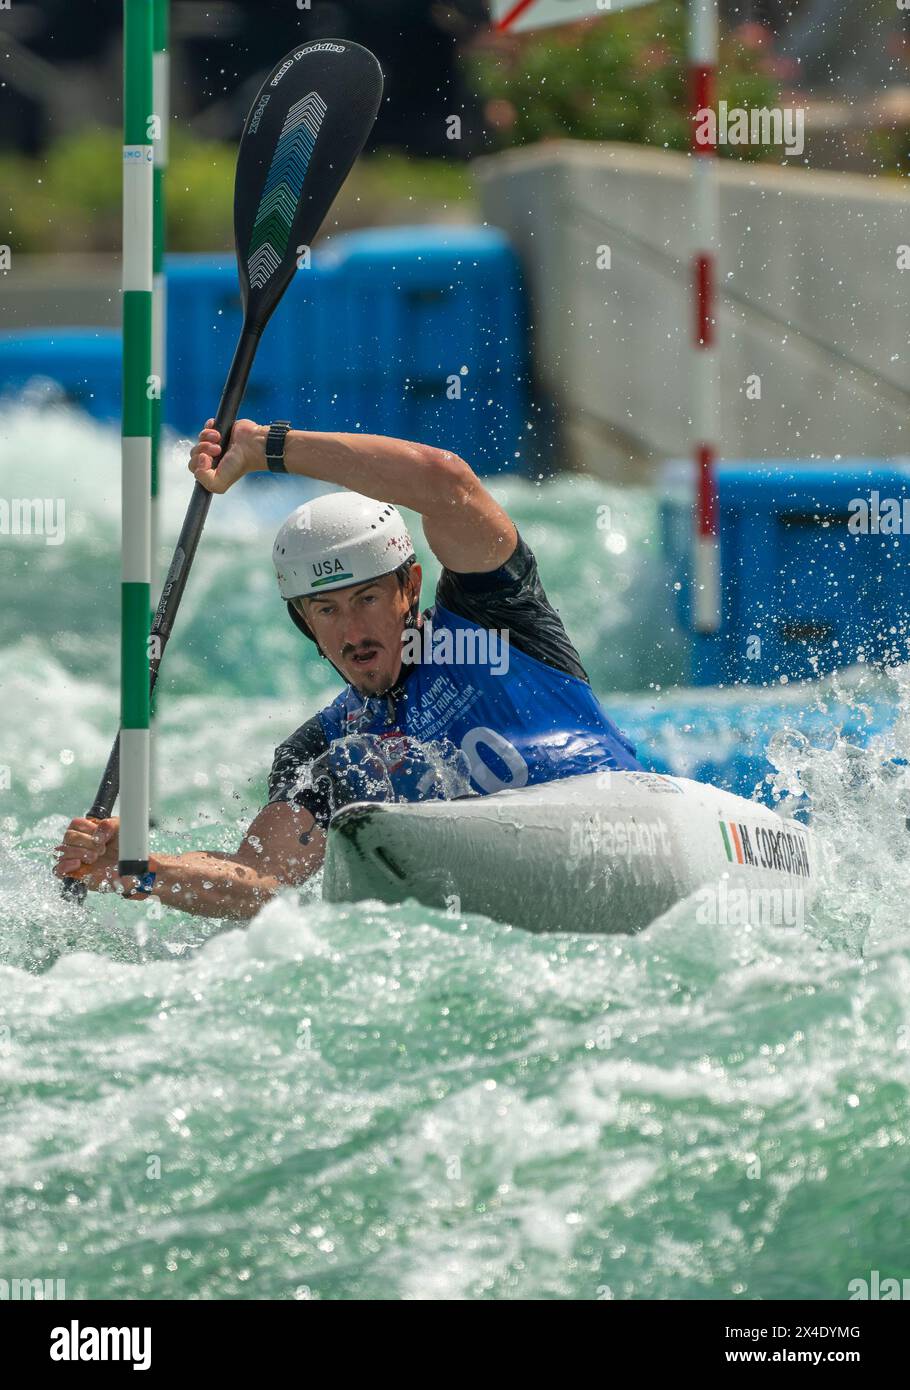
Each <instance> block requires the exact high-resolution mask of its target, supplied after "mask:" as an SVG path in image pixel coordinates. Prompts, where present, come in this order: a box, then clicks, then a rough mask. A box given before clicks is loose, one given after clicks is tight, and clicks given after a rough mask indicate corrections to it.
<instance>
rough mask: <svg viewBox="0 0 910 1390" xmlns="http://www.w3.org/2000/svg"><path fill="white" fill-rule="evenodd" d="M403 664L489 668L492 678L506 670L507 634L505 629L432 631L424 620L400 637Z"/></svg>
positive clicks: (507, 657) (505, 672) (442, 629)
mask: <svg viewBox="0 0 910 1390" xmlns="http://www.w3.org/2000/svg"><path fill="white" fill-rule="evenodd" d="M401 652H402V660H403V661H404V662H405V663H407V664H408V665H411V666H489V668H490V674H491V675H493V676H505V675H507V674H508V670H509V633H508V630H507V629H506V628H485V627H471V628H464V627H458V628H454V629H452V628H448V627H443V628H439V629H434V627H433V624H432V622H431V620H430V619H429V618H427V619H426V620H425V621H424V622H423V623H422V624H421V626H420V627H419V628H408V629H407V630H406V631H405V632H403V633H402V635H401Z"/></svg>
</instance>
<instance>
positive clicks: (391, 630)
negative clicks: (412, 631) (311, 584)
mask: <svg viewBox="0 0 910 1390" xmlns="http://www.w3.org/2000/svg"><path fill="white" fill-rule="evenodd" d="M420 580H421V570H420V566H419V565H412V566H411V569H410V572H409V574H408V578H407V580H406V582H405V584H404V586H403V587H402V585H401V584H399V582H398V576H397V575H394V574H386V575H383V577H382V578H381V579H373V580H371V581H370V583H368V584H353V585H351V586H350V587H348V588H345V589H334V590H333V591H331V592H330V593H327V594H320V595H319V597H318V598H304V599H297V600H295V602H296V604H297V607H298V609H299V611H300V612H301V613H302V615H303V617H304V618H305V619H306V621H307V623H308V624H309V628H310V631H311V632H312V633H313V636H314V637H315V638H316V641H317V642H318V643H319V649H320V651H322V652H324V653H325V655H326V656H327V657H328V658H329V660H330V661H332V662H333V663H334V664H335V665H336V666H337V667H338V669H339V671H341V673H342V675H343V676H344V678H345V680H347V681H350V683H351V685H353V686H354V688H355V690H357V691H359V693H360V694H361V695H382V694H383V693H384V692H385V691H386V690H388V689H390V688H391V686H393V685H394V684H395V682H396V681H397V680H398V676H399V674H400V672H401V638H402V633H403V632H404V625H405V621H406V619H407V616H408V613H409V612H410V608H411V604H412V602H413V600H414V597H415V596H417V595H419V593H420Z"/></svg>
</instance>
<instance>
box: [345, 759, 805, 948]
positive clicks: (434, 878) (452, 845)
mask: <svg viewBox="0 0 910 1390" xmlns="http://www.w3.org/2000/svg"><path fill="white" fill-rule="evenodd" d="M712 885H713V887H714V888H715V889H716V890H717V892H716V896H717V906H718V909H719V910H720V911H728V910H729V904H730V903H731V901H733V902H735V901H738V900H739V901H741V900H742V898H743V894H744V893H745V894H746V895H747V898H748V904H755V905H757V906H758V907H759V909H761V908H762V907H763V906H764V908H765V909H767V911H768V912H770V914H772V916H773V914H774V913H775V912H776V911H777V912H780V911H782V912H783V914H784V921H786V920H788V919H787V915H786V914H787V907H788V904H789V905H790V911H791V912H792V911H793V905H794V904H796V905H797V906H798V909H799V910H800V911H804V910H805V909H806V908H807V907H808V906H809V905H811V901H812V899H813V897H814V894H815V891H816V887H817V877H816V865H815V847H814V845H813V842H812V837H811V835H810V833H809V832H808V831H807V830H806V828H805V827H804V826H802V825H800V824H798V823H797V822H794V821H785V820H783V819H782V818H781V817H779V816H777V815H775V813H774V812H773V811H771V810H769V809H768V808H767V807H765V806H761V805H758V804H756V803H753V802H749V801H746V800H744V799H743V798H742V797H739V796H735V795H734V794H733V793H731V792H725V791H722V790H720V789H719V788H717V787H710V786H706V785H704V784H702V783H698V782H692V781H689V780H688V779H686V778H682V777H664V776H660V775H658V774H656V773H648V772H612V773H597V774H589V775H586V776H581V777H567V778H565V779H563V780H562V781H558V782H549V783H546V784H543V785H538V786H534V787H524V788H520V789H516V790H509V791H503V792H497V793H495V794H494V795H492V796H483V797H468V798H463V799H460V800H456V801H428V802H419V803H411V802H394V803H386V802H380V803H366V802H360V803H357V804H355V805H353V806H348V807H345V809H344V810H342V811H340V812H338V813H337V814H336V815H335V816H334V817H333V819H332V822H331V825H330V828H329V835H328V845H327V849H326V864H325V873H324V878H323V896H324V897H325V898H326V899H327V900H328V901H331V902H353V901H359V900H362V899H368V898H373V899H379V900H380V901H382V902H387V903H396V902H404V901H406V900H407V899H409V898H413V899H416V900H417V901H418V902H420V903H423V904H424V905H425V906H427V907H432V908H439V909H443V910H448V911H449V912H450V913H458V914H461V913H482V914H483V915H485V916H488V917H492V918H494V919H495V920H497V921H502V922H509V923H511V924H512V925H514V926H519V927H523V928H525V929H527V930H530V931H572V932H636V931H639V930H641V928H642V927H644V926H647V924H648V923H649V922H651V921H653V920H654V918H655V917H658V916H659V915H660V914H661V913H662V912H665V911H667V909H668V908H670V907H672V906H673V905H674V904H675V903H677V902H680V901H681V900H682V899H683V898H686V897H688V896H689V895H690V894H691V893H693V892H695V891H697V890H699V889H702V888H705V889H706V891H710V890H711V886H712ZM734 890H735V891H734ZM731 892H733V898H732V899H731V896H730V895H731ZM737 894H738V895H739V898H738V899H737ZM787 894H788V895H789V897H788V898H787V899H786V901H784V897H783V895H787ZM705 901H706V910H707V911H710V897H708V898H706V900H705ZM721 904H723V905H724V906H721ZM748 904H747V906H748ZM739 910H740V911H742V908H741V907H740V909H739ZM745 920H748V917H747V918H746V919H745Z"/></svg>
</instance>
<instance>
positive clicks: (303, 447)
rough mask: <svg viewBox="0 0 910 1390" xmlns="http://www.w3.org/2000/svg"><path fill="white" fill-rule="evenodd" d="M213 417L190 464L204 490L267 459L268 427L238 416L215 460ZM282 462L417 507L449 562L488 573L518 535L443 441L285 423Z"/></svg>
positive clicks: (430, 538)
mask: <svg viewBox="0 0 910 1390" xmlns="http://www.w3.org/2000/svg"><path fill="white" fill-rule="evenodd" d="M213 425H214V421H213V420H209V422H208V426H207V427H206V429H204V430H203V431H202V433H201V434H200V436H199V443H198V444H197V445H195V447H194V448H193V451H192V454H191V456H190V464H189V467H190V471H191V472H192V473H193V474H194V475H195V477H196V479H197V481H199V482H200V483H202V485H203V486H204V487H206V488H208V490H209V492H226V491H227V489H228V488H229V487H231V486H232V484H233V483H235V482H236V481H237V479H238V478H240V477H243V475H244V474H246V473H256V472H261V471H262V470H264V469H266V468H267V467H268V465H267V463H266V459H265V442H266V437H267V435H268V428H267V427H266V426H265V425H257V424H256V423H255V422H254V421H253V420H238V421H237V423H236V425H235V426H234V431H233V434H232V435H231V445H230V448H229V449H228V451H227V453H226V454H225V456H224V458H223V459H221V461H220V462H219V463H218V466H217V468H215V467H213V464H214V463H215V462H216V461H218V460H219V458H220V455H221V447H220V443H219V441H220V438H221V436H220V434H219V433H218V431H217V430H215V429H214V428H212V426H213ZM284 462H285V467H286V468H287V471H288V472H289V473H296V474H298V475H300V476H301V477H305V478H317V479H319V480H320V481H321V482H324V483H333V484H335V486H337V487H345V488H349V489H350V490H351V491H352V492H360V493H363V495H364V496H366V497H375V498H376V499H377V501H380V502H392V503H394V504H395V505H396V506H400V507H410V508H411V509H412V510H413V511H416V512H420V514H421V516H422V518H423V530H424V535H425V536H426V538H427V543H428V544H429V546H430V549H431V550H432V551H433V554H434V555H435V556H436V558H437V560H439V561H440V563H441V564H442V565H444V566H445V567H446V569H450V570H455V571H456V572H458V573H460V574H469V573H473V574H477V573H486V572H487V571H489V570H495V569H498V568H499V566H500V565H502V564H504V563H505V561H506V560H508V558H509V556H510V555H511V554H512V553H513V551H514V550H515V546H516V544H517V539H518V537H517V532H516V530H515V526H514V525H513V523H512V521H511V519H510V517H509V516H508V514H507V513H506V512H504V511H503V509H502V507H500V505H499V503H498V502H496V501H494V499H493V498H492V497H491V496H490V494H489V492H488V491H487V489H486V488H485V487H484V486H483V483H482V482H481V481H480V479H479V478H478V477H477V475H476V473H475V472H474V470H473V469H472V468H471V467H469V465H468V464H467V463H465V461H464V459H462V458H459V457H458V455H457V454H452V453H449V452H448V451H447V450H445V449H435V448H433V447H432V446H431V445H428V444H418V443H415V442H413V441H411V440H407V439H392V438H390V437H388V436H386V435H379V434H322V433H319V432H318V431H314V430H290V431H289V433H288V435H287V438H286V440H285V446H284Z"/></svg>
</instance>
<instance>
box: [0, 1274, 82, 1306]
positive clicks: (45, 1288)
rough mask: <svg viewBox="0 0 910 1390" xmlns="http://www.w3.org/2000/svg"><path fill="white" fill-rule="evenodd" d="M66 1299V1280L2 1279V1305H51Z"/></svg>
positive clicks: (0, 1281)
mask: <svg viewBox="0 0 910 1390" xmlns="http://www.w3.org/2000/svg"><path fill="white" fill-rule="evenodd" d="M61 1298H66V1280H65V1279H0V1303H51V1302H53V1301H54V1300H55V1299H61Z"/></svg>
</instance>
